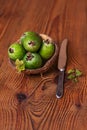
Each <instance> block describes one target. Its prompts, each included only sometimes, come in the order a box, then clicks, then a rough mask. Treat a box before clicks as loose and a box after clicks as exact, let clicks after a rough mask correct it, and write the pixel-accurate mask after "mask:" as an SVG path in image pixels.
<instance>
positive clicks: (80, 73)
mask: <svg viewBox="0 0 87 130" xmlns="http://www.w3.org/2000/svg"><path fill="white" fill-rule="evenodd" d="M81 75H82V72H81V71H80V70H78V69H76V76H78V77H79V76H81Z"/></svg>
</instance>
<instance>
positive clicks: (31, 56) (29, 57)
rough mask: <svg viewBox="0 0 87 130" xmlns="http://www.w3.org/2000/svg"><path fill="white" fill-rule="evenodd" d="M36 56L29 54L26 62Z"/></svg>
mask: <svg viewBox="0 0 87 130" xmlns="http://www.w3.org/2000/svg"><path fill="white" fill-rule="evenodd" d="M33 57H34V56H33V55H32V54H31V53H29V52H28V53H27V57H26V60H27V61H28V60H32V58H33Z"/></svg>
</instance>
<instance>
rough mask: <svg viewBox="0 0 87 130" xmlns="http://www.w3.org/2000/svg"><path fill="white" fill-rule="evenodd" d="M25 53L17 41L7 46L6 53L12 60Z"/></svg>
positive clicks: (20, 57) (19, 57) (21, 56)
mask: <svg viewBox="0 0 87 130" xmlns="http://www.w3.org/2000/svg"><path fill="white" fill-rule="evenodd" d="M25 53H26V51H25V49H24V48H23V46H22V45H21V44H19V43H17V42H16V43H13V44H12V45H10V47H9V48H8V55H9V58H10V59H12V60H16V59H19V60H21V59H23V57H24V55H25Z"/></svg>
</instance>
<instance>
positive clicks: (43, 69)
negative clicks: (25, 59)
mask: <svg viewBox="0 0 87 130" xmlns="http://www.w3.org/2000/svg"><path fill="white" fill-rule="evenodd" d="M40 36H41V38H42V39H43V40H49V42H51V43H53V44H54V47H55V51H54V54H53V55H52V57H51V58H50V59H48V60H47V61H46V62H45V63H44V65H43V66H42V67H40V68H37V69H25V70H23V71H21V73H24V74H27V75H30V74H43V73H45V72H47V71H48V70H49V69H50V68H51V67H52V66H53V65H54V64H55V62H56V61H57V59H58V58H57V57H58V51H59V49H58V46H57V44H56V42H55V41H54V40H53V39H52V38H50V37H49V36H47V35H45V34H40ZM19 43H20V41H19ZM10 63H11V66H12V67H13V68H15V69H16V66H15V63H14V61H13V60H11V59H10Z"/></svg>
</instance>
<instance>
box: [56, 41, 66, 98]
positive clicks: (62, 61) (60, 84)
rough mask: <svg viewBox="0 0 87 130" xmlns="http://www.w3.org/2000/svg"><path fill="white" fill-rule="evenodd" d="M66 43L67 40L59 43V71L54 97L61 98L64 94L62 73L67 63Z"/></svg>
mask: <svg viewBox="0 0 87 130" xmlns="http://www.w3.org/2000/svg"><path fill="white" fill-rule="evenodd" d="M67 43H68V39H64V40H63V42H62V43H61V47H60V52H59V58H58V69H59V71H60V72H59V77H58V86H57V90H56V97H57V98H61V97H62V96H63V93H64V72H65V67H66V61H67Z"/></svg>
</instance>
